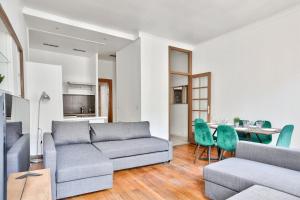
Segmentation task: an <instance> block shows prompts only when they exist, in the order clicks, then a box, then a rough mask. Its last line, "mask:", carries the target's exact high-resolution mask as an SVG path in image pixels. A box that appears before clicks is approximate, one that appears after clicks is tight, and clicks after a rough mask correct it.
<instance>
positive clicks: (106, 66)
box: [98, 59, 117, 121]
mask: <svg viewBox="0 0 300 200" xmlns="http://www.w3.org/2000/svg"><path fill="white" fill-rule="evenodd" d="M98 77H99V78H105V79H112V90H113V121H116V120H117V87H116V60H115V59H114V60H103V59H102V60H99V64H98Z"/></svg>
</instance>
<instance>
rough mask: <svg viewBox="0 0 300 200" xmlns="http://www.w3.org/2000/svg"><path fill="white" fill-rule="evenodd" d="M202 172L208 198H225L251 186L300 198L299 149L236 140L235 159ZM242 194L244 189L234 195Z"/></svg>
mask: <svg viewBox="0 0 300 200" xmlns="http://www.w3.org/2000/svg"><path fill="white" fill-rule="evenodd" d="M203 174H204V180H205V194H206V196H207V197H208V198H210V199H215V200H222V199H227V198H229V197H232V196H233V195H236V194H238V193H240V192H243V191H244V190H247V189H248V188H250V187H252V186H254V185H259V186H263V187H265V188H271V189H273V190H276V191H280V192H281V193H286V194H289V195H292V196H295V197H298V198H299V197H300V150H296V149H287V148H280V147H273V146H268V145H263V144H256V143H251V142H239V143H238V144H237V149H236V157H235V158H228V159H225V160H222V161H220V162H216V163H213V164H210V165H208V166H206V167H205V168H204V171H203ZM255 188H259V189H260V190H262V189H261V188H260V187H254V190H257V189H255ZM252 190H253V188H252V189H251V191H252ZM261 192H262V194H263V190H262V191H257V193H261ZM244 195H247V192H244V193H241V195H238V196H237V197H239V196H244ZM235 198H236V197H235ZM235 198H234V199H235Z"/></svg>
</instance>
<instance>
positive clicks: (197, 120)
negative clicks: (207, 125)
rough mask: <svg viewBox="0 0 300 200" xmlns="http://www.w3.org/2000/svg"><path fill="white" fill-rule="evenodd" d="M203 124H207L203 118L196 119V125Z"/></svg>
mask: <svg viewBox="0 0 300 200" xmlns="http://www.w3.org/2000/svg"><path fill="white" fill-rule="evenodd" d="M203 122H205V121H204V120H203V119H201V118H197V119H195V121H194V123H195V124H196V123H203Z"/></svg>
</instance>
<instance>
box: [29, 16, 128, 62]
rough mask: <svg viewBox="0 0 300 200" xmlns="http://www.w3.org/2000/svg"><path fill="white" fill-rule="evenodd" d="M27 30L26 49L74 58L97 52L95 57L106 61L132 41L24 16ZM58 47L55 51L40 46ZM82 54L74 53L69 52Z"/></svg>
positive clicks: (51, 48) (53, 48) (52, 48)
mask: <svg viewBox="0 0 300 200" xmlns="http://www.w3.org/2000/svg"><path fill="white" fill-rule="evenodd" d="M25 19H26V23H27V25H28V28H29V46H30V48H35V49H42V50H47V51H55V52H60V53H66V54H73V55H78V56H91V55H93V54H95V53H99V57H101V58H104V59H109V58H110V57H109V55H111V54H115V53H116V51H118V50H120V49H122V48H123V47H125V46H126V45H128V44H129V43H130V42H131V41H132V40H129V39H125V38H121V37H117V36H113V35H110V34H105V33H102V32H98V31H93V30H87V29H84V28H81V27H78V26H75V25H74V26H73V25H69V24H65V23H60V22H56V21H52V20H48V19H44V18H39V17H36V16H32V15H28V14H25ZM44 43H48V44H53V45H58V46H59V47H58V48H55V47H49V46H45V45H43V44H44ZM74 48H75V49H81V50H85V51H86V52H78V51H74V50H73V49H74Z"/></svg>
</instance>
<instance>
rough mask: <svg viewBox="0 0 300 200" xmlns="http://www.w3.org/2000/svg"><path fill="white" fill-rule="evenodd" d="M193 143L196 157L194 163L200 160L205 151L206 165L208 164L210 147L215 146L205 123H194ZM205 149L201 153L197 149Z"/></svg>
mask: <svg viewBox="0 0 300 200" xmlns="http://www.w3.org/2000/svg"><path fill="white" fill-rule="evenodd" d="M195 142H196V145H197V150H196V155H195V160H194V163H196V160H197V159H199V158H201V157H202V155H203V154H204V152H205V151H208V152H207V155H208V163H210V160H211V147H213V146H215V145H216V141H214V139H213V137H212V134H211V131H210V129H209V127H208V125H207V123H205V122H200V123H199V122H195ZM200 146H202V147H205V149H204V150H203V151H202V153H200V152H198V151H199V147H200Z"/></svg>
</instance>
